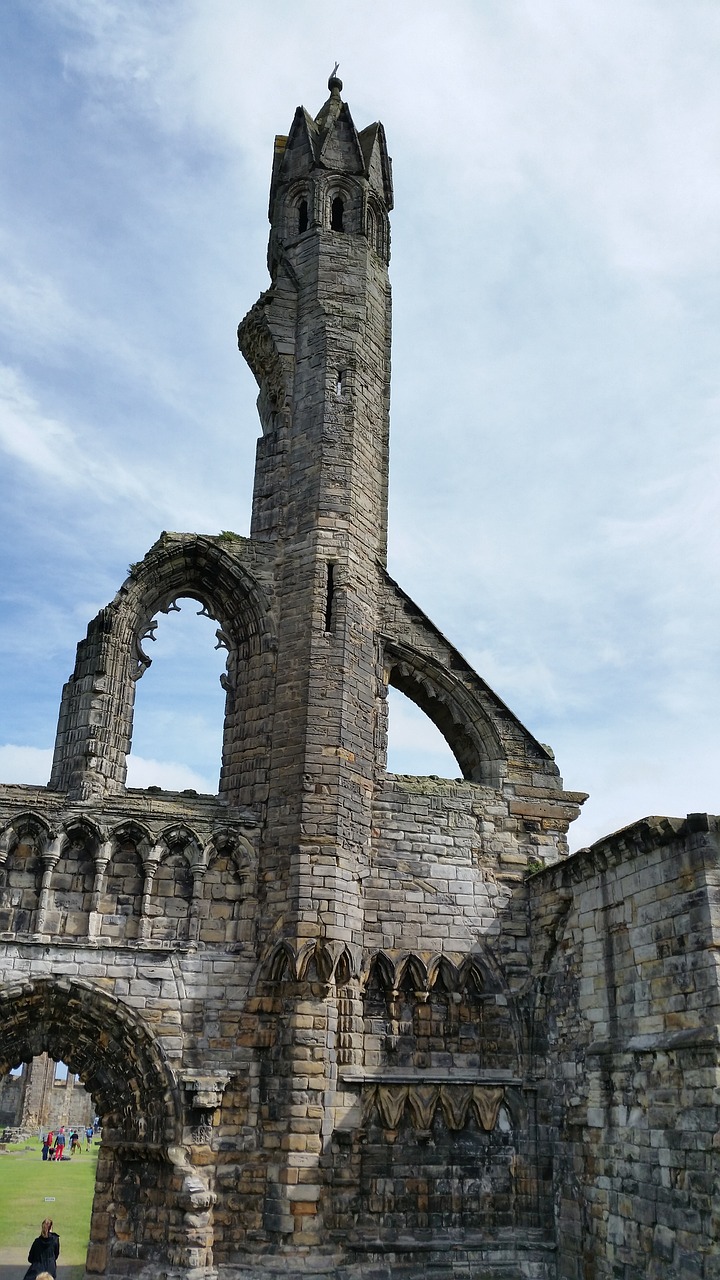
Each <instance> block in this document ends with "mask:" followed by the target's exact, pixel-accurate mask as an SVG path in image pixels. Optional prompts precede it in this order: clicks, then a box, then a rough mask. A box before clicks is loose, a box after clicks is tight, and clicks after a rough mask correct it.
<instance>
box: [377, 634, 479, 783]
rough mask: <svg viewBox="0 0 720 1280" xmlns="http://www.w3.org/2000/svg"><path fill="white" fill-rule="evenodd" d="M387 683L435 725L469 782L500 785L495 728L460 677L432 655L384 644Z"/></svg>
mask: <svg viewBox="0 0 720 1280" xmlns="http://www.w3.org/2000/svg"><path fill="white" fill-rule="evenodd" d="M385 670H386V674H387V681H388V684H390V685H391V686H392V687H393V688H394V689H398V690H399V691H400V693H404V694H405V696H406V697H407V698H409V699H410V700H411V702H414V703H415V705H416V706H418V707H419V708H420V710H421V711H424V712H425V715H426V716H427V717H428V719H429V720H431V721H432V723H433V724H434V725H435V727H436V728H437V729H438V730H439V732H440V733H441V734H442V736H443V738H444V739H445V741H446V742H447V744H448V746H449V748H450V750H451V751H452V753H453V755H454V756H455V759H456V760H457V762H458V764H459V766H460V768H461V770H462V773H463V776H464V777H465V778H466V779H467V780H468V781H469V782H483V783H486V784H489V785H492V786H497V784H498V782H499V779H500V773H501V769H500V762H501V760H502V758H503V756H504V750H503V746H502V743H501V741H500V737H499V735H498V733H497V731H496V729H495V726H494V725H493V724H492V722H491V721H490V720H489V718H488V716H487V715H486V713H485V711H484V709H483V708H482V707H480V706H479V705H478V704H477V701H476V700H475V699H474V698H473V697H472V694H471V692H470V691H469V690H468V689H467V688H466V686H465V685H464V683H463V682H462V681H461V680H459V679H458V678H457V676H456V675H455V674H454V673H453V672H452V671H450V670H448V669H447V668H446V667H444V666H443V665H442V664H441V663H440V662H438V661H437V659H435V658H434V657H432V656H431V655H430V654H427V653H422V652H420V651H418V650H417V649H414V648H412V647H411V646H410V645H408V644H404V643H402V642H401V641H398V640H386V642H385Z"/></svg>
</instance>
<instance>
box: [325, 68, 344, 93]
mask: <svg viewBox="0 0 720 1280" xmlns="http://www.w3.org/2000/svg"><path fill="white" fill-rule="evenodd" d="M339 66H340V63H339V62H336V63H335V66H334V67H333V69H332V74H331V76H330V79H329V80H328V89H329V90H330V92H331V93H332V92H333V90H334V89H337V91H338V93H340V91H341V89H342V87H343V84H342V80H341V79H340V77H339V76H338V74H337V69H338V67H339Z"/></svg>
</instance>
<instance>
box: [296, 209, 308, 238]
mask: <svg viewBox="0 0 720 1280" xmlns="http://www.w3.org/2000/svg"><path fill="white" fill-rule="evenodd" d="M307 229H308V202H307V200H301V201H300V204H299V205H298V235H300V236H301V235H302V234H303V232H304V231H307Z"/></svg>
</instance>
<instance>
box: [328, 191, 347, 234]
mask: <svg viewBox="0 0 720 1280" xmlns="http://www.w3.org/2000/svg"><path fill="white" fill-rule="evenodd" d="M344 217H345V205H344V204H343V202H342V200H341V199H340V196H336V197H335V199H334V200H333V202H332V205H331V206H330V229H331V231H344V230H345V227H344V225H343V223H344Z"/></svg>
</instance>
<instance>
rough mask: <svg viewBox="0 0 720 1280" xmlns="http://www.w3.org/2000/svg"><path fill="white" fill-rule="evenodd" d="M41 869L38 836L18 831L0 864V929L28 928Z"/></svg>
mask: <svg viewBox="0 0 720 1280" xmlns="http://www.w3.org/2000/svg"><path fill="white" fill-rule="evenodd" d="M42 872H43V864H42V859H41V857H40V841H39V838H38V837H37V836H36V835H34V834H32V833H23V834H21V836H20V838H19V840H18V842H17V844H16V845H15V847H14V848H13V849H11V850H10V853H9V854H8V856H7V858H6V860H5V863H4V865H3V866H2V867H0V932H2V933H4V932H8V933H9V932H12V933H29V932H31V930H32V928H33V923H34V920H35V914H36V911H37V906H38V901H39V898H40V886H41V884H42Z"/></svg>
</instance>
